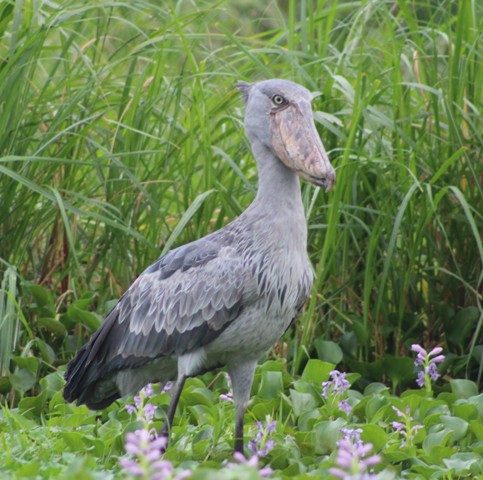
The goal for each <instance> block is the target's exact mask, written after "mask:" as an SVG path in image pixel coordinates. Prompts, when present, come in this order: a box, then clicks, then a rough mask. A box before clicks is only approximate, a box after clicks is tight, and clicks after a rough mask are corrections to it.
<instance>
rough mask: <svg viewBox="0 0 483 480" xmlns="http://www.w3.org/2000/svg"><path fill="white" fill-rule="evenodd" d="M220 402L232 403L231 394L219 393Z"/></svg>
mask: <svg viewBox="0 0 483 480" xmlns="http://www.w3.org/2000/svg"><path fill="white" fill-rule="evenodd" d="M220 400H221V401H222V402H233V393H231V392H227V393H221V394H220Z"/></svg>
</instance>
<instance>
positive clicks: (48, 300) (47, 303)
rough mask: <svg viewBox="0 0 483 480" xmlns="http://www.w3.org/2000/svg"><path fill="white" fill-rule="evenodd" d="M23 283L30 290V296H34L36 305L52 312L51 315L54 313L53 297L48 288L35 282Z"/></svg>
mask: <svg viewBox="0 0 483 480" xmlns="http://www.w3.org/2000/svg"><path fill="white" fill-rule="evenodd" d="M23 285H24V286H25V288H26V289H27V290H28V291H29V292H30V294H31V295H32V297H34V300H35V303H36V304H37V306H38V307H44V308H46V309H47V310H48V311H50V312H51V313H52V316H54V315H55V303H54V297H53V296H52V293H51V292H50V291H49V290H47V289H46V288H45V287H42V286H41V285H37V284H36V283H29V282H25V283H24V284H23Z"/></svg>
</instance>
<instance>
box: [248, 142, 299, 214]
mask: <svg viewBox="0 0 483 480" xmlns="http://www.w3.org/2000/svg"><path fill="white" fill-rule="evenodd" d="M252 151H253V155H254V156H255V159H256V161H257V166H258V178H259V180H258V191H257V195H256V197H255V200H254V201H253V207H256V208H262V209H269V210H271V211H273V213H277V214H281V215H283V214H284V213H288V214H290V215H297V214H299V215H300V214H301V215H302V216H303V217H304V212H303V204H302V195H301V192H300V182H299V178H298V176H297V175H296V174H295V173H294V172H292V171H291V170H290V169H289V168H287V167H286V166H285V165H284V164H283V163H282V162H281V160H280V159H279V158H278V157H277V156H276V155H275V154H274V153H273V152H272V151H271V150H270V149H268V148H267V147H266V146H264V145H263V144H262V143H260V142H258V141H254V142H253V143H252ZM304 219H305V217H304Z"/></svg>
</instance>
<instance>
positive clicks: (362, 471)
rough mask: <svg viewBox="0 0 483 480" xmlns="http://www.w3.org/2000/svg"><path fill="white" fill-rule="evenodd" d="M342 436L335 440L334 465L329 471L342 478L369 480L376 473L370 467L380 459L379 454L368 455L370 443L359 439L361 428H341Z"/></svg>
mask: <svg viewBox="0 0 483 480" xmlns="http://www.w3.org/2000/svg"><path fill="white" fill-rule="evenodd" d="M341 432H342V438H341V440H339V441H338V442H337V447H338V450H337V458H336V467H332V468H330V469H329V472H330V473H331V474H332V475H334V476H335V477H337V478H341V479H343V480H370V479H375V478H376V475H375V474H373V473H371V469H372V467H374V466H375V465H377V464H378V463H379V462H380V461H381V457H380V456H379V455H369V454H370V452H371V450H372V444H370V443H364V442H363V441H362V439H361V433H362V430H361V429H350V428H343V429H342V430H341Z"/></svg>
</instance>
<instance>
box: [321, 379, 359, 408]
mask: <svg viewBox="0 0 483 480" xmlns="http://www.w3.org/2000/svg"><path fill="white" fill-rule="evenodd" d="M349 387H350V383H349V381H348V380H347V378H346V374H345V373H343V372H339V370H332V371H331V372H330V380H327V381H325V382H322V397H324V398H325V399H326V401H327V405H328V407H329V409H330V410H333V409H334V408H335V407H336V408H338V409H339V410H341V411H342V412H344V413H345V414H346V415H349V414H350V413H351V411H352V407H351V405H350V404H349V402H348V401H347V399H346V398H345V397H346V393H345V392H346V391H347V390H348V389H349Z"/></svg>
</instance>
